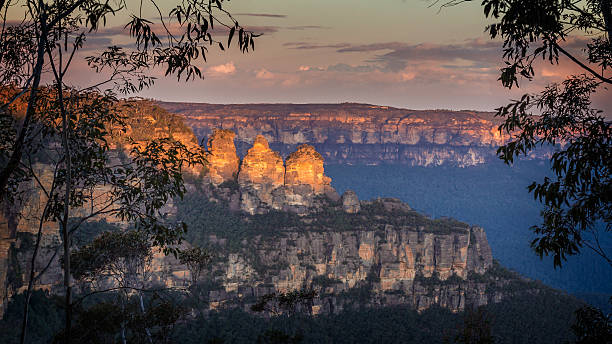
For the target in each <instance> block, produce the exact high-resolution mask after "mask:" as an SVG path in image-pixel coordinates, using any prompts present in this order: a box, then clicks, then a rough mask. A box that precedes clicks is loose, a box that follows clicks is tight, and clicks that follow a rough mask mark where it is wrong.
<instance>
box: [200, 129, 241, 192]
mask: <svg viewBox="0 0 612 344" xmlns="http://www.w3.org/2000/svg"><path fill="white" fill-rule="evenodd" d="M234 137H236V134H235V133H234V132H233V131H231V130H223V129H216V130H214V131H213V134H212V135H211V137H210V139H208V152H207V154H206V160H207V161H208V171H209V173H208V176H209V178H210V182H211V183H213V184H214V185H219V184H221V183H223V182H226V181H231V180H233V179H234V178H235V177H236V175H237V174H238V165H239V163H240V159H238V155H236V146H235V145H234Z"/></svg>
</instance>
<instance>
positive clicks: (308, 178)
mask: <svg viewBox="0 0 612 344" xmlns="http://www.w3.org/2000/svg"><path fill="white" fill-rule="evenodd" d="M233 137H234V134H233V133H232V132H231V131H229V130H215V132H214V134H213V136H212V137H211V139H210V140H209V151H208V152H207V153H206V154H207V157H208V159H207V160H208V168H209V172H208V173H207V174H206V178H207V180H208V181H210V183H211V184H213V185H214V186H220V184H222V183H223V182H228V181H234V180H235V181H237V184H238V188H237V190H231V189H227V190H225V191H223V192H216V194H217V196H220V198H221V199H224V200H226V201H228V202H230V203H232V200H231V199H235V198H239V199H240V206H239V207H240V209H241V210H243V211H245V212H247V213H249V214H251V215H253V214H263V213H267V212H268V211H270V210H272V209H274V210H283V211H292V212H295V213H298V214H305V213H306V212H308V211H309V209H310V208H311V207H312V206H313V205H314V204H315V203H316V198H317V197H318V196H325V197H326V198H329V199H331V200H333V201H338V200H339V199H340V196H339V195H338V194H337V192H336V191H335V190H334V188H332V187H331V185H330V183H331V178H329V177H327V176H325V173H324V167H323V164H324V162H323V157H321V155H320V154H319V153H317V151H316V150H315V149H314V148H313V147H312V146H309V145H302V146H300V147H299V148H298V150H297V151H296V152H294V153H292V154H291V155H290V156H289V157H288V158H287V161H286V164H285V163H283V159H282V157H281V156H280V154H278V153H277V152H274V151H272V150H271V149H270V147H269V145H268V141H267V140H266V139H265V138H264V137H263V136H261V135H259V136H257V137H256V139H255V142H254V143H253V146H252V147H251V148H250V149H249V150H248V152H247V154H246V155H245V157H244V159H243V160H242V163H241V164H240V168H238V158H237V155H236V150H235V147H234V145H233V141H232V140H233ZM238 170H239V172H238ZM237 172H238V173H237ZM236 173H237V176H236Z"/></svg>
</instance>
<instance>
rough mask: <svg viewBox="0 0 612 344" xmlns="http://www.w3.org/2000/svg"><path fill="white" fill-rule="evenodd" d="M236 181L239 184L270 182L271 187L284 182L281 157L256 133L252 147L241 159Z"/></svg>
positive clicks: (283, 167)
mask: <svg viewBox="0 0 612 344" xmlns="http://www.w3.org/2000/svg"><path fill="white" fill-rule="evenodd" d="M238 183H239V184H240V185H248V184H270V185H271V186H273V187H279V186H282V185H284V184H285V166H284V165H283V158H282V157H281V156H280V154H278V153H277V152H274V151H272V150H271V149H270V146H269V145H268V141H267V140H266V138H265V137H263V136H261V135H257V137H256V138H255V142H254V143H253V147H251V149H249V151H248V153H247V155H245V157H244V159H243V160H242V165H240V174H238Z"/></svg>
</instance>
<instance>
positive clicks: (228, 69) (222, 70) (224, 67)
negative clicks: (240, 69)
mask: <svg viewBox="0 0 612 344" xmlns="http://www.w3.org/2000/svg"><path fill="white" fill-rule="evenodd" d="M208 72H209V73H213V74H220V75H231V74H234V73H235V72H236V66H235V65H234V62H233V61H230V62H228V63H225V64H221V65H217V66H212V67H210V68H208Z"/></svg>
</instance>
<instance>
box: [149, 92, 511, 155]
mask: <svg viewBox="0 0 612 344" xmlns="http://www.w3.org/2000/svg"><path fill="white" fill-rule="evenodd" d="M160 105H161V106H162V107H164V108H166V109H168V110H169V111H171V112H174V113H177V114H180V115H182V116H184V118H185V121H186V123H187V124H188V125H189V126H190V127H191V128H192V129H193V130H194V132H195V133H196V135H197V136H198V137H199V138H205V137H209V136H210V135H211V134H212V130H213V129H214V128H224V129H229V130H233V131H234V132H236V133H237V140H236V143H237V146H238V151H239V155H240V156H244V154H245V152H246V149H248V147H250V145H251V144H252V143H253V141H254V139H255V137H256V136H257V135H260V134H261V135H263V136H264V137H265V138H266V139H267V140H268V141H269V142H270V145H271V146H272V148H273V149H275V150H277V151H279V152H280V153H281V155H283V156H287V155H288V154H289V153H290V152H291V151H292V150H294V149H295V148H296V146H298V145H300V144H305V143H306V144H310V145H312V146H314V147H315V148H316V149H317V151H319V152H320V153H321V154H322V156H323V157H324V158H325V161H326V162H327V163H330V164H337V163H339V164H381V163H393V164H407V165H412V166H435V165H441V164H445V163H448V164H453V165H457V166H471V165H477V164H481V163H484V162H486V161H487V160H489V159H494V158H495V149H496V147H497V146H499V145H500V144H503V143H504V142H505V140H506V138H505V137H503V136H502V135H500V133H499V131H498V130H497V126H498V124H499V123H498V119H496V118H494V117H493V114H491V113H483V112H474V111H448V110H426V111H425V110H418V111H416V110H408V109H399V108H392V107H387V106H374V105H368V104H353V103H344V104H244V105H238V104H230V105H215V104H203V103H167V102H163V103H160Z"/></svg>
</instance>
